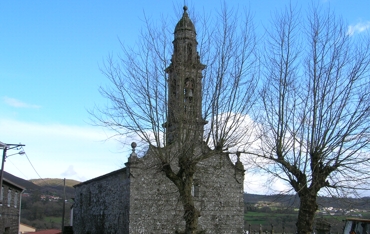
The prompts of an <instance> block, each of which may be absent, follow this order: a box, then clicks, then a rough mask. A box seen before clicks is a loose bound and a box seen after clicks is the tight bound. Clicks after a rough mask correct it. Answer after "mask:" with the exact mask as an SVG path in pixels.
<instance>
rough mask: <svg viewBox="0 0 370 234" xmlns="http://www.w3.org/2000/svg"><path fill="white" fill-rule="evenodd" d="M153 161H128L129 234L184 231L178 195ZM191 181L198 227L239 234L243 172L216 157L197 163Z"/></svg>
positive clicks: (224, 156)
mask: <svg viewBox="0 0 370 234" xmlns="http://www.w3.org/2000/svg"><path fill="white" fill-rule="evenodd" d="M156 160H157V159H156V158H155V157H154V156H152V155H151V154H150V153H148V154H147V155H146V156H145V157H143V158H139V159H137V158H130V163H129V164H128V166H129V167H128V168H129V173H130V175H131V177H130V183H131V187H130V190H131V191H130V228H129V229H130V232H129V233H130V234H131V233H132V234H141V233H145V234H147V233H148V234H150V233H158V234H159V233H160V234H165V233H174V232H175V231H176V230H178V231H183V230H184V227H185V222H184V220H183V218H182V216H183V208H182V204H181V201H180V200H179V193H178V191H177V189H176V187H175V185H174V184H173V183H172V182H171V181H170V180H169V179H168V178H167V177H166V176H165V174H164V173H163V172H161V171H160V170H159V168H158V167H157V165H158V162H157V161H156ZM194 179H195V180H194V189H193V194H194V196H195V201H196V205H197V207H198V209H199V210H200V212H201V217H200V219H199V224H200V227H201V228H202V229H203V230H205V231H206V233H209V234H211V233H212V234H233V233H242V230H243V219H244V206H243V179H244V171H238V170H237V169H236V168H235V166H234V165H233V164H232V162H231V161H230V159H229V156H228V155H227V154H216V155H214V156H213V157H211V158H209V159H208V160H206V161H203V162H201V163H199V166H198V169H197V173H196V174H195V177H194Z"/></svg>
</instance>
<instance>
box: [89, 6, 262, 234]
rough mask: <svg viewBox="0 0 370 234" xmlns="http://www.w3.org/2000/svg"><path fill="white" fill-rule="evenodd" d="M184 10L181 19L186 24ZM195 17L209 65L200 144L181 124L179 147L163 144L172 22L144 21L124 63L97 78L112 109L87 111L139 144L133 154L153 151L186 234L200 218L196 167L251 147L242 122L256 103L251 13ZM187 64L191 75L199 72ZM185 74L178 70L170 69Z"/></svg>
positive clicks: (113, 63)
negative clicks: (174, 194)
mask: <svg viewBox="0 0 370 234" xmlns="http://www.w3.org/2000/svg"><path fill="white" fill-rule="evenodd" d="M184 10H185V11H184V14H183V18H182V19H181V20H187V19H184V17H188V16H187V12H186V9H185V8H184ZM194 15H195V14H194ZM192 18H194V19H196V20H194V23H195V26H196V27H195V28H197V29H198V30H197V39H198V48H197V49H198V51H199V59H200V61H201V63H202V64H205V65H206V67H205V68H204V70H203V69H202V70H203V74H202V79H201V80H202V88H201V92H200V94H201V96H200V98H201V100H202V102H201V110H200V111H201V117H202V119H204V120H206V121H208V124H206V126H205V131H204V132H203V131H201V138H202V139H197V138H194V137H193V135H192V134H193V133H192V131H193V127H194V126H190V127H189V125H186V124H184V125H182V123H178V125H181V127H179V128H180V130H181V133H180V134H179V135H180V136H181V137H179V139H180V140H179V139H178V140H177V141H175V142H171V144H170V143H169V141H168V139H166V137H168V132H167V131H169V128H170V127H169V126H167V125H168V124H166V122H167V121H168V120H169V115H170V114H169V113H170V111H169V110H168V108H171V105H170V104H169V97H171V95H172V93H169V89H170V88H171V84H170V81H169V79H170V77H169V75H168V69H170V65H171V64H174V63H175V60H176V59H178V58H172V55H173V54H174V50H176V49H174V48H173V46H172V40H173V29H174V28H175V25H174V24H172V23H173V22H176V21H172V22H171V25H168V22H166V21H163V22H162V24H161V25H159V26H158V25H152V24H151V22H150V21H149V20H146V21H145V22H146V27H145V28H144V30H143V31H142V34H141V35H140V37H139V40H138V44H137V46H135V47H128V46H125V45H124V44H122V54H121V56H119V57H118V58H115V57H112V56H111V57H109V58H108V59H107V61H106V63H105V66H104V67H103V69H102V71H103V73H104V75H105V76H106V77H107V78H108V80H109V81H110V86H107V87H102V88H101V89H100V92H101V94H102V95H103V96H104V97H105V98H106V99H107V100H108V101H109V104H108V105H107V106H105V107H100V108H98V109H96V110H94V111H92V112H91V114H92V116H93V118H94V119H95V121H96V123H97V124H98V125H101V126H104V127H107V128H109V129H111V130H113V131H115V132H116V133H117V135H120V136H124V137H134V138H135V139H138V140H139V142H140V143H139V144H138V147H140V146H143V145H149V146H150V151H151V152H152V153H154V154H155V156H156V157H157V159H158V165H159V168H160V170H162V171H164V172H165V174H166V176H167V177H168V179H170V180H171V181H172V182H173V183H174V184H175V185H176V187H177V189H178V191H179V197H180V200H181V201H182V205H183V207H184V212H185V213H184V219H185V222H186V227H185V233H198V231H199V230H198V217H199V211H198V210H197V208H196V207H195V205H194V202H193V197H192V195H191V188H192V183H193V176H194V173H195V171H196V169H197V167H196V165H197V164H198V163H199V162H200V161H202V160H205V159H207V158H209V157H211V156H212V155H215V153H214V152H227V150H228V148H231V147H235V146H237V145H239V144H240V143H244V144H245V143H246V142H248V136H249V135H250V134H248V132H249V131H251V128H250V126H249V125H248V124H246V123H247V122H246V120H248V113H249V111H250V110H251V107H252V106H253V104H254V103H255V91H256V86H257V74H258V73H257V72H255V71H256V67H257V66H256V63H255V61H256V59H255V56H256V54H255V48H256V41H255V38H254V30H253V28H252V27H253V25H252V24H251V19H250V17H249V15H248V14H239V12H237V11H234V10H228V9H227V8H226V7H223V9H222V11H221V12H219V13H218V14H217V16H216V17H215V18H211V17H204V18H202V16H201V15H199V16H198V18H196V17H192ZM179 23H180V22H179ZM190 53H191V52H190ZM183 56H187V55H186V54H184V55H183ZM180 59H181V58H180ZM191 61H192V60H191ZM188 65H189V66H188V67H190V68H191V67H194V66H200V65H199V64H195V63H193V64H188ZM190 68H187V67H184V66H182V65H181V66H180V67H177V68H174V69H185V70H186V69H190ZM171 69H172V68H171ZM176 95H179V96H178V99H179V100H180V101H182V100H184V95H185V94H184V93H181V92H180V93H178V94H176ZM182 105H183V104H182ZM172 107H173V106H172ZM173 108H175V107H173ZM176 108H177V107H176ZM181 114H183V112H182V111H179V112H176V119H183V118H185V116H179V115H181ZM184 115H185V114H184ZM194 119H195V118H194ZM204 123H206V122H205V121H204ZM201 129H203V127H202V128H201ZM184 136H185V137H184ZM184 139H186V140H184ZM201 145H206V146H207V148H208V149H209V150H211V151H212V152H211V153H210V152H209V150H208V151H207V150H206V151H203V150H201V151H199V150H198V149H199V146H201ZM174 147H175V149H174ZM174 162H175V166H174Z"/></svg>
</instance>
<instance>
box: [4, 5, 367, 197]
mask: <svg viewBox="0 0 370 234" xmlns="http://www.w3.org/2000/svg"><path fill="white" fill-rule="evenodd" d="M185 2H186V4H187V5H189V11H191V9H196V10H197V11H204V12H207V13H211V14H215V13H217V10H218V9H219V8H220V6H221V1H212V0H203V1H191V0H186V1H185ZM199 2H201V3H199ZM289 2H290V1H288V0H258V1H256V0H230V1H227V5H228V7H232V8H235V9H237V8H243V7H244V8H247V9H249V10H250V12H251V13H252V14H253V15H254V19H255V23H256V26H257V28H258V29H262V28H263V26H262V25H268V24H269V20H270V15H271V14H272V13H273V12H274V11H275V10H279V9H281V8H283V7H284V6H286V4H288V3H289ZM291 2H292V3H293V5H297V6H298V7H300V8H302V9H303V11H304V9H305V7H306V3H307V2H308V1H302V0H292V1H291ZM303 3H304V4H303ZM318 3H319V4H324V5H328V6H329V5H330V7H331V8H332V9H333V10H334V11H335V12H336V13H337V14H338V15H341V16H343V18H344V20H346V22H347V23H348V28H349V30H350V32H351V33H363V32H365V31H367V30H370V14H369V10H368V9H369V8H370V1H369V0H356V1H348V0H318ZM183 4H184V1H183V0H178V1H175V0H172V1H171V0H166V1H165V0H150V1H149V0H137V1H123V0H121V1H119V0H108V1H97V0H88V1H87V0H79V1H72V0H63V1H57V0H55V1H47V0H34V1H20V0H13V1H1V2H0V141H2V142H5V143H20V142H21V143H23V144H26V147H25V151H26V153H27V156H28V158H29V159H30V161H31V162H32V164H33V166H34V168H35V169H36V170H37V172H38V173H39V175H40V176H41V177H42V178H63V177H66V178H71V179H77V180H80V181H81V180H86V179H91V178H94V177H96V176H99V175H102V174H105V173H108V172H110V171H113V170H117V169H119V168H121V167H123V166H124V163H125V162H126V161H127V157H128V155H129V152H130V143H131V140H130V139H127V142H126V144H124V145H121V144H118V143H117V142H116V141H114V140H109V139H108V137H109V136H110V133H109V132H108V131H106V130H105V129H102V128H99V127H95V126H92V125H91V124H90V120H89V118H90V116H89V114H88V113H87V110H89V109H92V108H93V107H94V105H103V104H104V103H105V102H106V100H104V99H103V98H102V97H101V96H100V94H99V92H98V88H99V86H101V85H102V86H104V85H105V84H107V80H106V78H105V77H104V75H103V74H102V73H101V71H100V68H99V67H101V66H102V64H103V62H104V59H105V58H106V57H107V56H108V55H110V54H113V55H116V54H119V53H120V43H119V40H121V41H122V42H123V43H124V44H125V45H133V44H134V42H135V40H137V39H138V37H139V33H140V30H141V29H142V28H143V26H144V25H143V18H144V13H145V15H146V16H147V17H149V18H150V19H151V20H152V21H153V22H156V21H159V20H160V19H161V17H162V16H163V17H165V18H166V19H168V21H169V22H170V23H172V24H173V27H174V26H175V24H176V23H177V20H178V19H179V17H180V16H181V12H182V6H183ZM190 14H191V12H190ZM16 152H17V151H14V150H12V151H9V152H8V154H13V153H16ZM5 170H6V171H8V172H10V173H12V174H14V175H16V176H19V177H21V178H24V179H32V178H39V176H38V175H37V174H36V172H35V171H34V170H33V168H32V167H31V165H30V163H29V162H28V160H27V158H26V157H25V156H24V155H13V156H11V157H9V158H8V159H7V161H6V164H5ZM247 182H248V179H247ZM249 182H250V183H249ZM249 182H248V183H249V185H250V187H249V188H246V190H247V189H251V190H253V189H254V188H255V187H254V186H253V185H252V184H253V181H249ZM249 192H253V191H249ZM254 192H255V191H254Z"/></svg>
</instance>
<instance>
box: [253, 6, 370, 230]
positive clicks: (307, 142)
mask: <svg viewBox="0 0 370 234" xmlns="http://www.w3.org/2000/svg"><path fill="white" fill-rule="evenodd" d="M308 15H309V16H308V18H307V20H305V19H301V18H300V16H299V14H297V12H295V11H294V10H292V8H289V7H288V8H287V9H286V10H285V11H284V12H283V13H281V14H278V15H277V16H276V18H275V19H274V21H272V22H273V27H271V29H270V30H269V31H268V32H267V36H268V42H267V44H266V46H265V48H267V49H266V53H265V55H264V62H263V63H264V68H263V77H264V79H265V80H264V87H263V90H262V92H261V102H262V105H261V109H262V110H263V111H262V112H261V116H260V124H259V126H260V132H259V133H260V144H259V149H258V150H257V151H255V152H250V153H252V154H253V155H257V156H258V157H257V159H256V160H257V161H258V162H259V163H262V164H260V168H261V169H262V170H265V171H267V172H268V173H270V174H271V175H273V177H275V178H278V179H281V180H284V181H286V182H287V184H289V185H290V186H291V188H292V189H293V190H294V192H295V193H297V194H298V195H299V198H300V207H299V214H298V220H297V223H296V226H297V230H298V233H312V231H313V221H314V216H315V212H316V210H317V208H318V205H317V202H316V199H317V196H318V194H319V192H320V191H321V192H325V191H326V194H335V195H340V194H341V195H345V193H347V194H348V193H349V192H350V194H354V193H355V191H356V189H357V190H358V189H359V190H368V188H369V187H368V182H369V180H368V179H369V174H368V170H369V168H370V167H369V166H370V164H369V160H368V159H369V153H370V152H369V139H370V138H369V134H370V129H369V127H370V93H369V88H370V87H369V85H370V83H369V65H370V48H369V46H370V43H369V38H368V37H367V38H360V36H359V35H357V36H350V35H349V34H347V31H346V26H345V24H344V23H343V22H342V21H341V20H340V19H338V18H337V17H336V16H335V15H334V14H333V13H332V12H330V11H326V10H322V9H320V8H318V7H312V10H310V11H309V12H308ZM365 39H366V40H365Z"/></svg>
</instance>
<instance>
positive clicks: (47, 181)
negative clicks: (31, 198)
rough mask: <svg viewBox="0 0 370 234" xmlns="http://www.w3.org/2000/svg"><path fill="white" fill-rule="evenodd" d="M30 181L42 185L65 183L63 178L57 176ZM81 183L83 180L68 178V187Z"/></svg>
mask: <svg viewBox="0 0 370 234" xmlns="http://www.w3.org/2000/svg"><path fill="white" fill-rule="evenodd" d="M29 181H31V182H32V183H34V184H36V185H38V186H41V187H43V186H63V184H64V182H63V179H57V178H46V179H31V180H29ZM79 183H81V182H79V181H77V180H71V179H66V187H73V186H74V185H76V184H79Z"/></svg>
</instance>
